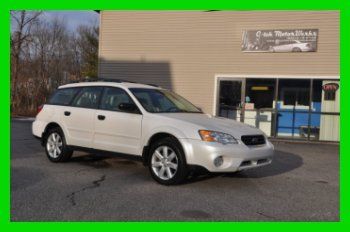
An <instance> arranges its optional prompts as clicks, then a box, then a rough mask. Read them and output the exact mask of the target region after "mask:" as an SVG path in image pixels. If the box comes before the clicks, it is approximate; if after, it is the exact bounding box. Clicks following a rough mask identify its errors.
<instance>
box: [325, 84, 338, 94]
mask: <svg viewBox="0 0 350 232" xmlns="http://www.w3.org/2000/svg"><path fill="white" fill-rule="evenodd" d="M322 89H323V91H325V92H335V91H337V90H338V89H339V85H338V84H337V83H327V84H325V85H323V86H322Z"/></svg>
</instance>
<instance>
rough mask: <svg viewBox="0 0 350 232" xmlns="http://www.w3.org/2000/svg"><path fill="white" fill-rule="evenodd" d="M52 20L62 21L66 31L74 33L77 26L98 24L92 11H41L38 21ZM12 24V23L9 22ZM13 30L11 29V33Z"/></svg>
mask: <svg viewBox="0 0 350 232" xmlns="http://www.w3.org/2000/svg"><path fill="white" fill-rule="evenodd" d="M54 18H58V19H63V20H64V22H65V23H66V25H67V27H68V29H70V30H72V31H74V30H75V29H76V28H77V27H78V26H79V25H82V24H83V25H86V24H94V23H96V24H97V25H98V23H99V14H98V13H96V12H95V11H93V10H81V11H43V13H42V15H40V19H41V20H43V21H45V20H47V21H50V20H52V19H54ZM11 24H12V21H11ZM12 30H14V28H13V27H11V31H12Z"/></svg>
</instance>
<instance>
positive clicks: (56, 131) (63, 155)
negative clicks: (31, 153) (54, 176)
mask: <svg viewBox="0 0 350 232" xmlns="http://www.w3.org/2000/svg"><path fill="white" fill-rule="evenodd" d="M53 135H59V138H60V141H61V142H62V146H60V147H59V148H60V149H59V150H61V152H60V153H58V152H57V153H56V154H57V156H56V157H55V156H53V154H52V153H50V151H49V147H50V145H48V143H50V136H53ZM57 140H58V141H59V139H57ZM57 143H59V142H57ZM44 146H45V151H46V155H47V158H48V159H49V160H50V161H51V162H54V163H58V162H66V161H68V160H69V159H70V158H71V157H72V154H73V151H72V150H71V149H69V148H68V146H67V144H66V139H65V137H64V133H63V131H62V129H61V128H59V127H56V128H52V129H50V130H49V131H48V132H47V133H46V136H45V141H44Z"/></svg>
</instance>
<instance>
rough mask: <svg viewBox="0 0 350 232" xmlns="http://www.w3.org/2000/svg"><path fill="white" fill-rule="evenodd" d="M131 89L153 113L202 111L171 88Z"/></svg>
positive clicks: (146, 108)
mask: <svg viewBox="0 0 350 232" xmlns="http://www.w3.org/2000/svg"><path fill="white" fill-rule="evenodd" d="M130 91H131V92H132V93H133V94H134V96H135V97H136V98H137V100H138V101H139V102H140V103H141V105H142V106H143V107H144V108H145V110H147V111H148V112H151V113H175V112H183V113H201V111H200V110H199V109H198V108H197V107H195V106H194V105H193V104H192V103H190V102H189V101H187V100H186V99H184V98H183V97H181V96H179V95H177V94H175V93H173V92H171V91H169V90H164V89H143V88H131V89H130Z"/></svg>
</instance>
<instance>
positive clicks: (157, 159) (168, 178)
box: [148, 137, 188, 185]
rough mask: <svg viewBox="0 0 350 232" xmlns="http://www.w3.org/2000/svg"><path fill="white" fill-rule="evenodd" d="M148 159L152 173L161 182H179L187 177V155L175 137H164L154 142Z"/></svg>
mask: <svg viewBox="0 0 350 232" xmlns="http://www.w3.org/2000/svg"><path fill="white" fill-rule="evenodd" d="M148 160H149V162H148V166H149V169H150V172H151V175H152V177H153V179H154V180H156V181H157V182H158V183H160V184H164V185H173V184H179V183H181V182H183V181H184V180H185V179H186V177H187V173H188V168H187V164H186V159H185V155H184V153H183V151H182V147H181V144H180V143H179V142H178V141H177V140H176V139H175V138H171V137H168V138H164V139H161V140H158V141H156V142H155V143H154V144H152V145H151V149H150V157H149V159H148Z"/></svg>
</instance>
